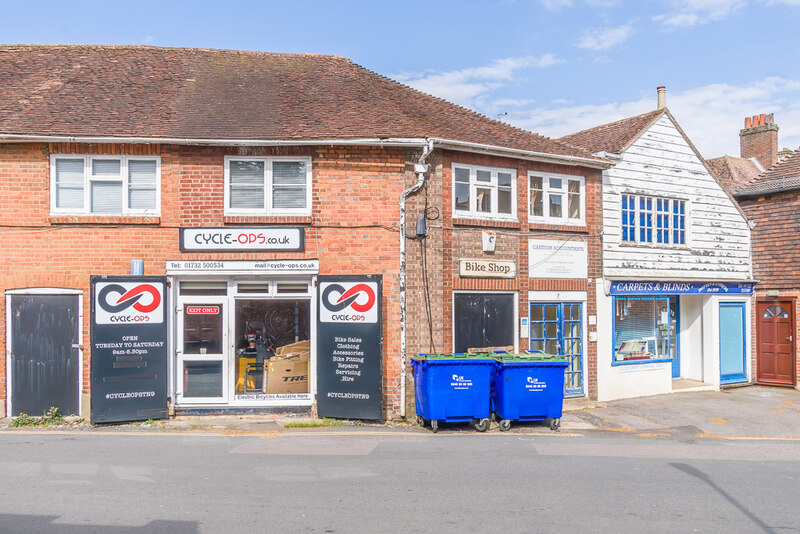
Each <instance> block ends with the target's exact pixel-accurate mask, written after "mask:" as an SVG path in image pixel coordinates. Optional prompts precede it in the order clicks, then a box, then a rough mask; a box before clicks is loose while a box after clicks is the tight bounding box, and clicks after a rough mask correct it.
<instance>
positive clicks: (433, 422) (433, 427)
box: [431, 419, 439, 434]
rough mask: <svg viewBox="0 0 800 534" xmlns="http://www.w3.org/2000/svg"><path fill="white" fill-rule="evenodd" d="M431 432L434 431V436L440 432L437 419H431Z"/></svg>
mask: <svg viewBox="0 0 800 534" xmlns="http://www.w3.org/2000/svg"><path fill="white" fill-rule="evenodd" d="M431 430H433V433H434V434H436V433H437V432H438V431H439V421H437V420H436V419H431Z"/></svg>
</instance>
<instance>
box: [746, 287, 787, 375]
mask: <svg viewBox="0 0 800 534" xmlns="http://www.w3.org/2000/svg"><path fill="white" fill-rule="evenodd" d="M757 307H758V362H757V369H758V371H757V372H756V382H758V383H759V384H766V385H770V386H794V384H795V377H794V338H793V333H794V313H793V310H794V303H793V302H792V301H790V300H788V301H774V300H770V301H759V302H758V306H757Z"/></svg>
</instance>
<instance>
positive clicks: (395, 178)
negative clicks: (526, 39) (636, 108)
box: [0, 46, 610, 418]
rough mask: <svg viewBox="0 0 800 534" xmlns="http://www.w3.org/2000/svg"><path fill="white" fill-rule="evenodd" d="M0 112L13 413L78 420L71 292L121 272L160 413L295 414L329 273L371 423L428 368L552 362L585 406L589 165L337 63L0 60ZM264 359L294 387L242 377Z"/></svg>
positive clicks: (80, 399)
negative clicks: (153, 343)
mask: <svg viewBox="0 0 800 534" xmlns="http://www.w3.org/2000/svg"><path fill="white" fill-rule="evenodd" d="M0 97H2V98H1V99H0V100H1V101H2V104H0V202H1V203H2V206H3V207H4V209H3V210H2V215H0V218H1V219H2V220H1V221H0V236H2V237H1V238H0V242H2V245H3V249H4V254H3V257H2V259H0V262H2V268H0V287H1V288H2V290H3V291H4V293H5V297H6V298H5V299H4V302H3V306H4V311H5V313H3V314H2V317H3V320H4V328H3V332H4V335H3V338H2V340H0V343H2V345H3V347H4V348H5V353H6V358H5V359H4V360H2V361H1V362H0V381H2V386H3V387H2V388H0V391H1V392H2V393H0V394H2V396H3V398H4V400H5V402H4V403H3V405H4V408H5V410H6V413H7V414H8V415H17V414H19V413H21V412H26V413H33V414H37V413H40V412H41V410H42V409H43V407H44V409H46V408H47V407H49V406H58V407H60V408H61V409H62V410H63V411H65V412H73V413H80V414H81V415H83V416H88V415H89V412H90V411H91V408H90V399H91V396H90V392H91V383H92V376H91V369H92V362H91V359H92V347H91V346H90V343H89V340H90V337H91V318H92V316H93V313H94V304H95V302H92V299H93V298H97V297H96V296H95V297H93V295H92V294H91V287H90V277H91V276H93V275H109V276H112V275H114V276H121V275H127V274H128V273H130V272H131V268H132V265H137V266H143V270H144V273H145V274H147V275H158V276H165V277H166V280H167V282H168V290H167V297H168V299H167V302H168V303H169V304H168V309H167V312H166V317H167V319H166V322H167V325H168V335H167V339H166V347H167V360H168V361H167V366H166V374H167V377H166V383H167V392H166V394H167V397H168V402H169V403H170V404H171V405H172V406H173V407H174V408H175V409H176V410H177V411H179V412H180V411H196V412H203V411H209V410H214V411H239V410H250V411H253V410H255V411H273V410H280V411H307V410H312V409H313V407H314V406H315V405H316V403H317V396H316V395H317V393H318V390H319V380H320V376H319V373H320V369H321V368H322V367H324V365H323V364H325V365H327V364H328V363H329V360H330V357H331V356H330V354H328V353H323V352H321V351H320V350H319V347H318V346H317V331H318V327H319V313H318V312H319V310H318V303H319V297H320V295H319V281H320V280H321V277H324V276H326V275H364V276H366V275H380V278H379V280H380V282H379V283H380V286H381V290H382V292H381V295H382V300H381V302H380V305H381V307H382V317H381V322H380V333H381V337H382V345H381V349H380V350H379V351H378V352H377V353H369V354H367V355H366V356H365V359H366V360H370V359H372V360H375V359H377V360H378V361H379V365H378V368H379V369H380V371H381V372H380V376H379V380H380V390H381V391H382V393H381V401H382V402H381V406H382V417H385V418H394V417H398V416H403V415H406V413H407V405H409V402H408V399H412V400H413V393H412V392H411V381H410V380H406V376H407V373H408V372H409V366H408V357H409V356H410V355H413V354H415V353H417V352H429V351H432V350H438V351H442V350H444V351H452V350H462V349H466V348H470V347H474V346H489V345H514V346H515V348H517V349H525V348H541V349H547V350H549V351H561V352H562V353H566V354H568V355H569V356H570V360H571V367H570V371H569V372H570V374H569V375H568V392H569V393H570V394H577V395H587V394H589V395H593V394H594V393H595V387H596V386H595V381H594V374H593V370H592V369H593V367H594V361H595V349H594V347H593V344H592V343H591V342H590V341H588V339H589V336H588V332H587V330H589V329H591V328H592V327H591V325H592V324H594V316H595V314H596V312H595V304H594V296H593V295H594V291H593V290H592V289H591V283H592V280H593V279H597V278H598V276H599V272H600V271H599V261H600V256H599V233H600V229H601V227H602V215H601V209H600V205H601V204H600V203H601V196H600V173H601V171H602V169H604V168H607V167H608V166H609V165H610V163H609V162H608V161H607V160H605V159H603V158H598V157H594V156H591V155H589V154H587V153H586V152H584V151H582V150H580V149H576V148H574V147H571V146H568V145H566V144H563V143H560V142H557V141H554V140H551V139H547V138H544V137H541V136H538V135H536V134H533V133H530V132H526V131H523V130H519V129H516V128H512V127H510V126H508V125H506V124H503V123H500V122H497V121H493V120H490V119H487V118H485V117H483V116H480V115H478V114H476V113H473V112H471V111H468V110H465V109H463V108H460V107H458V106H455V105H452V104H450V103H447V102H445V101H442V100H440V99H436V98H433V97H430V96H428V95H425V94H422V93H419V92H417V91H414V90H412V89H410V88H408V87H405V86H403V85H400V84H397V83H395V82H393V81H391V80H388V79H386V78H384V77H382V76H379V75H377V74H375V73H372V72H370V71H368V70H366V69H364V68H362V67H359V66H358V65H355V64H353V63H352V62H351V61H349V60H347V59H344V58H339V57H333V56H320V55H293V54H268V53H257V52H237V51H220V50H201V49H167V48H154V47H114V46H108V47H98V46H4V47H0ZM484 243H485V244H484ZM120 287H121V286H120ZM342 298H344V296H343V295H342ZM363 298H365V297H364V296H363V295H361V294H360V293H356V295H355V299H356V300H355V302H356V304H358V303H361V305H364V301H363ZM120 300H122V298H121V299H120ZM131 302H133V301H131ZM124 304H125V303H124V302H123V303H122V304H121V305H124ZM342 305H343V306H344V304H342ZM348 305H349V304H348ZM528 320H530V322H529V323H528ZM265 340H266V341H265ZM267 341H269V343H271V344H272V345H273V346H276V347H277V346H292V347H295V348H297V347H301V348H299V349H297V350H298V356H297V357H298V358H300V360H299V361H301V363H302V362H303V361H304V362H306V366H307V369H308V371H307V376H306V379H305V381H304V384H303V385H302V386H301V389H300V390H293V391H292V392H291V394H282V393H285V392H272V391H269V389H268V387H267V382H266V376H267V375H266V373H265V374H262V375H261V376H262V377H263V382H261V383H259V380H258V376H251V374H250V371H251V366H252V365H254V355H255V354H257V353H258V350H257V348H258V347H260V346H262V344H264V343H266V342H267ZM304 343H305V345H304ZM254 347H255V348H254ZM303 347H304V348H303ZM287 350H288V349H287ZM303 355H304V356H303ZM118 360H120V359H119V358H118ZM129 360H131V359H130V358H128V359H127V360H125V361H122V360H120V361H119V362H115V365H116V364H117V363H119V364H120V366H123V367H124V366H125V365H127V366H131V365H135V363H131V362H130V361H129ZM255 361H257V360H255ZM362 363H363V362H362ZM123 364H124V365H123ZM256 365H257V363H256ZM256 370H257V369H256ZM270 372H271V371H270ZM353 372H354V373H356V372H359V371H353ZM412 406H413V404H412Z"/></svg>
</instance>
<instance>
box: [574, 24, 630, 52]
mask: <svg viewBox="0 0 800 534" xmlns="http://www.w3.org/2000/svg"><path fill="white" fill-rule="evenodd" d="M632 34H633V28H631V26H630V25H627V24H626V25H625V26H620V27H619V28H603V29H598V30H586V31H584V32H582V33H581V36H580V38H579V39H578V42H577V43H576V44H575V46H577V47H579V48H588V49H589V50H606V49H608V48H611V47H612V46H615V45H618V44H620V43H623V42H625V41H626V40H627V39H628V37H630V36H631V35H632Z"/></svg>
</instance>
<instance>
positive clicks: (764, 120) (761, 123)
mask: <svg viewBox="0 0 800 534" xmlns="http://www.w3.org/2000/svg"><path fill="white" fill-rule="evenodd" d="M739 141H740V147H741V156H742V157H743V158H747V159H750V158H756V159H757V160H758V162H759V163H760V164H761V166H762V167H764V168H765V169H768V168H770V167H771V166H773V165H774V164H775V163H777V162H778V125H777V124H775V120H774V119H773V117H772V113H770V114H769V115H766V114H764V113H762V114H761V115H753V117H745V119H744V128H743V129H742V130H741V131H740V132H739Z"/></svg>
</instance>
